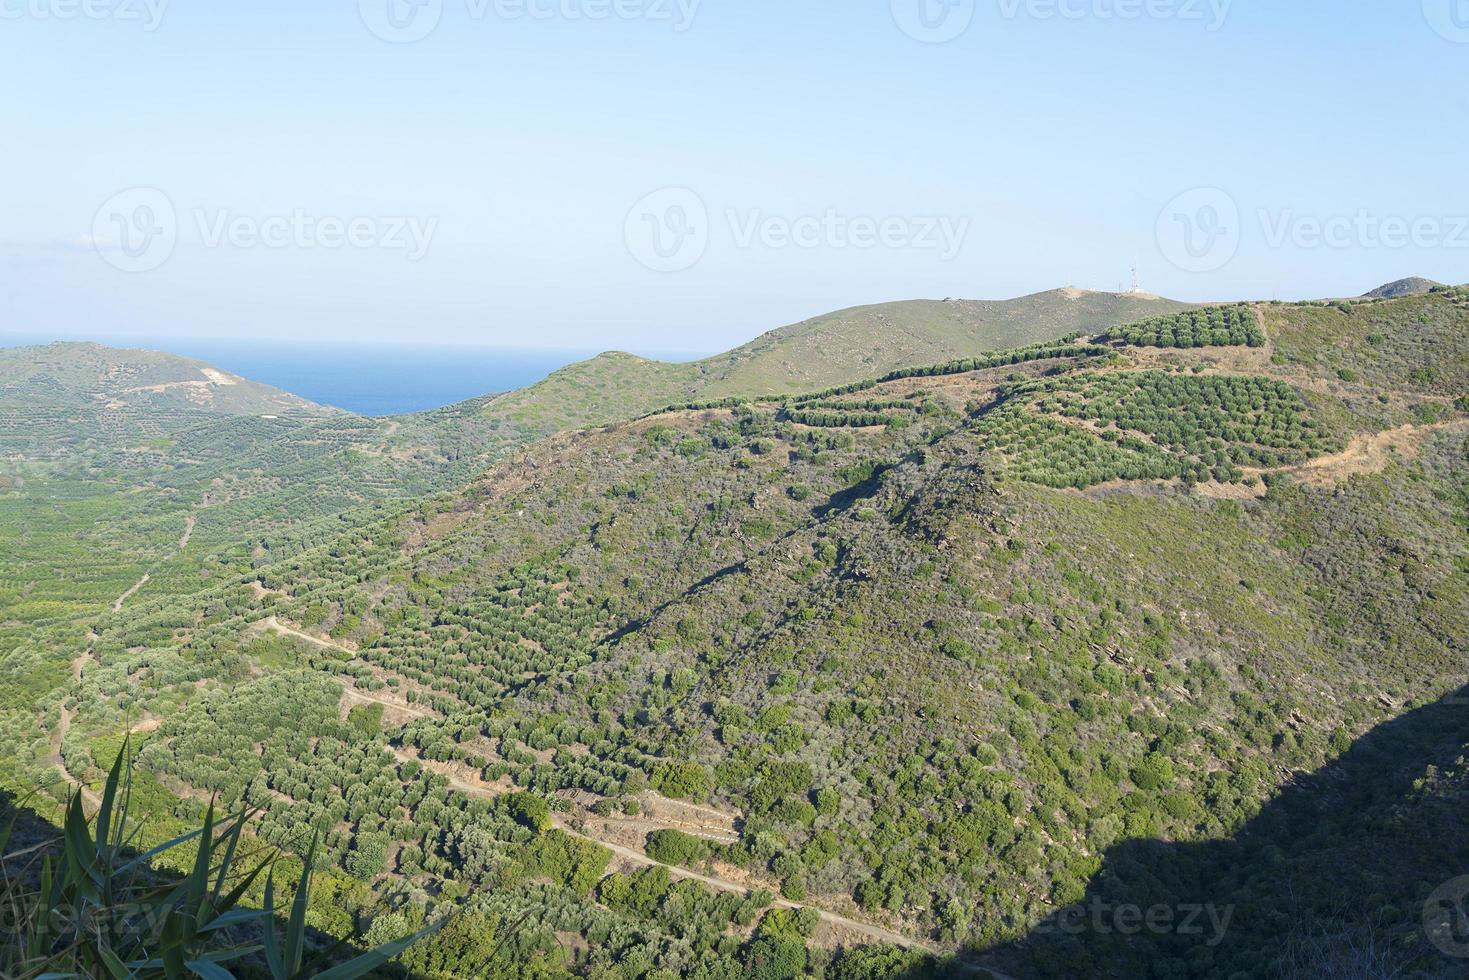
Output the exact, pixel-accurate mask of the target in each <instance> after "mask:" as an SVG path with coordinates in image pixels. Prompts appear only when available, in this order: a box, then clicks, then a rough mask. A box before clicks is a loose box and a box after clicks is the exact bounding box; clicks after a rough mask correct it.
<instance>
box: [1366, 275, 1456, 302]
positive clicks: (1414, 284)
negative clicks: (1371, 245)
mask: <svg viewBox="0 0 1469 980" xmlns="http://www.w3.org/2000/svg"><path fill="white" fill-rule="evenodd" d="M1442 288H1443V284H1442V283H1437V282H1434V281H1433V280H1432V279H1424V278H1423V277H1422V276H1410V277H1409V278H1407V279H1399V280H1397V281H1396V282H1390V283H1388V284H1387V285H1385V286H1378V287H1377V288H1376V289H1374V290H1372V291H1371V292H1370V293H1366V294H1364V296H1363V298H1364V299H1399V298H1401V297H1403V296H1422V295H1423V294H1424V293H1431V292H1433V291H1434V290H1435V289H1442Z"/></svg>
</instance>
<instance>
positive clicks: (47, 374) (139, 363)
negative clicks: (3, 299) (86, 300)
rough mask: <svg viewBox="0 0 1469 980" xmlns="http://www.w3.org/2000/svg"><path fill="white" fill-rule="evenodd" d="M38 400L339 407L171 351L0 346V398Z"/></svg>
mask: <svg viewBox="0 0 1469 980" xmlns="http://www.w3.org/2000/svg"><path fill="white" fill-rule="evenodd" d="M43 402H52V403H55V404H57V405H69V406H75V407H102V408H107V409H114V410H116V409H120V408H124V407H128V408H140V409H183V410H189V411H200V412H212V413H218V414H223V415H269V414H273V413H274V414H286V413H300V414H309V415H315V416H326V415H334V414H339V412H338V410H337V409H333V408H326V407H324V406H321V405H316V404H314V403H312V402H309V401H307V400H306V399H304V398H299V397H297V396H295V395H292V394H289V393H287V392H284V391H281V390H279V389H277V388H272V387H270V386H269V385H263V384H259V383H258V382H254V381H250V380H247V379H245V378H241V377H238V376H237V375H233V374H230V373H228V372H226V371H221V370H219V369H218V368H215V367H213V366H211V365H209V364H205V363H204V362H202V361H196V360H193V359H192V358H187V357H179V356H177V355H175V354H164V353H159V352H157V351H144V350H119V349H116V348H111V347H103V346H101V345H100V344H91V343H56V344H49V345H47V346H45V347H10V348H0V404H23V405H28V406H29V405H35V404H37V403H43Z"/></svg>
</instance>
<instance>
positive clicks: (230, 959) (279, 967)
mask: <svg viewBox="0 0 1469 980" xmlns="http://www.w3.org/2000/svg"><path fill="white" fill-rule="evenodd" d="M127 756H128V747H127V746H126V745H124V746H123V750H122V752H121V753H119V754H118V757H117V761H116V762H115V763H114V764H113V766H112V770H111V772H110V773H109V774H108V777H107V782H106V785H105V787H104V789H103V793H102V799H101V805H100V807H99V808H98V811H97V815H96V817H95V818H94V819H93V820H90V821H89V820H88V819H87V816H86V814H85V812H84V810H83V808H82V799H81V794H80V793H77V794H73V796H72V797H71V799H70V801H69V802H68V804H67V807H66V811H65V818H64V820H63V824H62V834H61V839H60V840H59V841H54V842H51V843H49V844H47V845H40V846H38V847H35V848H30V849H28V851H26V852H21V853H16V854H11V853H9V843H10V840H11V838H12V836H13V833H14V829H15V817H14V816H13V817H12V818H11V820H10V821H9V823H8V825H7V826H5V827H3V828H0V855H5V856H4V857H3V859H0V862H3V868H0V871H3V877H4V880H3V882H0V917H3V918H4V919H5V920H7V921H6V922H5V923H4V926H5V928H4V929H3V931H0V976H5V977H15V978H25V980H62V978H69V977H87V978H92V977H108V978H113V980H133V978H137V980H152V978H166V980H179V978H188V977H201V978H204V980H233V978H235V977H237V976H252V977H253V976H267V975H268V976H269V977H270V978H271V980H305V978H309V977H314V978H317V980H353V978H356V977H362V976H365V975H367V974H368V973H370V972H372V971H373V970H375V969H378V968H379V967H382V966H384V965H385V964H387V963H388V962H389V961H390V960H392V959H393V958H394V957H395V956H397V955H399V954H400V953H402V952H403V951H404V950H405V949H407V948H408V947H409V946H410V945H412V944H413V943H414V942H416V941H418V940H419V939H420V938H422V937H423V936H424V935H425V934H426V933H427V932H429V931H432V930H431V929H430V930H425V931H424V932H421V933H418V934H416V935H413V936H409V937H407V938H404V939H401V940H399V941H397V942H394V943H389V944H387V945H385V946H382V947H380V948H378V949H375V950H372V951H371V952H367V953H362V954H359V955H357V956H355V957H353V958H352V959H349V960H347V961H346V962H342V963H336V962H335V961H336V960H338V959H340V958H341V952H342V948H343V946H344V944H341V943H339V944H337V945H336V946H335V947H333V948H331V949H328V950H326V951H324V952H322V953H320V954H318V955H316V956H313V957H310V958H308V956H307V932H306V908H307V901H308V895H309V890H310V884H311V872H312V865H313V863H314V860H315V856H316V844H315V842H313V843H312V845H311V847H310V848H309V850H308V852H307V856H306V861H305V868H304V870H303V872H302V875H301V880H300V882H299V883H298V885H297V887H296V896H295V899H294V901H293V902H292V903H291V908H290V911H289V913H288V914H287V916H286V924H285V929H284V932H282V930H281V929H280V927H279V924H278V922H277V915H276V912H277V910H276V906H275V901H276V886H275V863H276V860H277V858H278V854H277V853H276V852H273V851H272V852H271V853H270V854H269V855H267V856H265V857H262V858H258V859H255V858H251V857H248V856H246V855H244V854H242V851H241V843H242V840H243V839H244V837H243V835H244V831H245V827H246V824H247V823H248V821H249V819H250V816H251V814H250V812H248V811H242V812H240V813H237V814H235V815H233V816H231V817H228V818H226V819H224V820H218V819H216V817H215V813H214V806H213V805H212V804H211V805H210V807H209V811H208V813H207V815H206V816H205V818H204V823H203V826H201V827H200V828H199V829H197V830H195V831H192V832H190V833H188V834H184V835H182V836H180V837H175V838H174V839H173V840H170V841H167V842H165V843H163V844H160V845H159V846H157V847H155V848H152V849H151V850H148V851H146V852H143V853H138V852H137V849H136V848H135V847H133V846H132V845H133V844H134V843H136V836H137V833H138V828H137V827H135V826H133V825H132V823H131V822H130V821H129V820H128V811H129V807H130V801H131V793H130V789H131V778H124V769H125V767H124V765H123V760H124V758H126V757H127ZM190 843H194V844H196V846H197V851H196V853H195V856H194V860H193V863H192V867H191V870H190V871H189V872H188V873H187V874H185V875H183V876H177V875H174V876H169V875H166V874H163V873H160V872H156V871H155V870H154V869H153V861H154V859H156V858H158V857H160V856H161V855H163V854H165V853H168V852H171V851H175V850H176V849H178V848H181V847H184V846H186V845H188V844H190ZM27 859H28V860H27ZM37 862H39V866H38V865H37ZM246 864H250V865H251V866H250V867H248V869H247V868H246V867H244V866H245V865H246ZM261 875H265V878H266V883H265V898H264V901H263V903H262V905H261V907H260V908H252V907H249V906H247V905H245V904H244V898H245V896H246V894H247V893H248V892H249V891H250V889H251V887H252V886H254V885H255V883H256V882H257V881H258V880H259V879H260V877H261ZM333 964H334V965H333Z"/></svg>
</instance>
